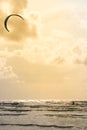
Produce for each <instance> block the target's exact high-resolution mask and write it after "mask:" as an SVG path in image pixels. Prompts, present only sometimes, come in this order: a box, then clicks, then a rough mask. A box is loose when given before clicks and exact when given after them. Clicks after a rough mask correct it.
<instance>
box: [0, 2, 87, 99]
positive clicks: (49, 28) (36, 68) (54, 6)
mask: <svg viewBox="0 0 87 130" xmlns="http://www.w3.org/2000/svg"><path fill="white" fill-rule="evenodd" d="M0 5H1V8H0V100H3V99H9V100H11V99H68V100H69V99H79V100H83V99H87V94H86V90H87V1H86V0H66V1H65V0H7V1H6V0H0ZM15 13H16V14H20V15H21V16H22V17H23V18H24V20H21V19H20V18H18V17H16V16H12V17H11V18H10V19H9V20H8V28H9V30H10V32H7V30H6V29H5V28H4V20H5V18H6V17H7V16H8V15H10V14H15Z"/></svg>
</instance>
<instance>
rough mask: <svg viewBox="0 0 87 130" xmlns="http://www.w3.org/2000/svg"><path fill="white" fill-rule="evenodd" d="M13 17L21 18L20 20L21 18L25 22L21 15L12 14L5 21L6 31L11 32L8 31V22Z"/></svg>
mask: <svg viewBox="0 0 87 130" xmlns="http://www.w3.org/2000/svg"><path fill="white" fill-rule="evenodd" d="M12 16H17V17H19V18H21V19H23V20H24V18H23V17H22V16H21V15H19V14H11V15H9V16H7V17H6V19H5V21H4V27H5V29H6V30H7V31H8V32H10V31H9V29H8V20H9V18H10V17H12Z"/></svg>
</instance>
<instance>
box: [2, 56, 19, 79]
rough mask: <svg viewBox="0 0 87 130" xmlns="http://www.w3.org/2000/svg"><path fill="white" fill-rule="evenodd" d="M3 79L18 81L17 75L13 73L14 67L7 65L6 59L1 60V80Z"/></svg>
mask: <svg viewBox="0 0 87 130" xmlns="http://www.w3.org/2000/svg"><path fill="white" fill-rule="evenodd" d="M1 79H16V80H17V75H16V74H15V73H14V72H13V70H12V67H11V66H10V65H7V62H6V59H5V58H0V80H1Z"/></svg>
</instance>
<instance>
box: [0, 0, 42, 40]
mask: <svg viewBox="0 0 87 130" xmlns="http://www.w3.org/2000/svg"><path fill="white" fill-rule="evenodd" d="M1 2H2V3H3V5H4V6H2V8H1V9H0V17H1V21H0V27H1V29H0V37H1V38H3V39H4V40H9V41H16V42H18V41H23V40H26V39H28V38H31V39H34V38H37V37H38V36H39V27H40V26H39V25H40V22H39V21H38V20H37V19H38V14H36V13H32V14H33V15H32V14H30V13H29V12H26V15H25V14H24V12H25V10H26V9H27V5H28V0H18V1H14V0H8V1H7V2H6V1H1ZM7 4H9V9H8V10H9V12H8V11H7V12H6V11H4V10H5V8H6V5H7ZM13 13H17V14H20V15H21V16H22V17H23V18H24V20H21V19H20V18H18V17H16V16H13V17H11V18H10V19H9V20H8V29H9V30H10V32H7V31H6V29H5V28H4V20H5V18H6V17H7V16H8V15H10V14H13Z"/></svg>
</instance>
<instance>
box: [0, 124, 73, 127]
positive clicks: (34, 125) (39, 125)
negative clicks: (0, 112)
mask: <svg viewBox="0 0 87 130" xmlns="http://www.w3.org/2000/svg"><path fill="white" fill-rule="evenodd" d="M0 126H20V127H21V126H22V127H31V126H33V127H43V128H44V127H47V128H48V127H49V128H73V127H74V126H58V125H41V124H3V123H2V124H0Z"/></svg>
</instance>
